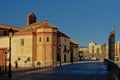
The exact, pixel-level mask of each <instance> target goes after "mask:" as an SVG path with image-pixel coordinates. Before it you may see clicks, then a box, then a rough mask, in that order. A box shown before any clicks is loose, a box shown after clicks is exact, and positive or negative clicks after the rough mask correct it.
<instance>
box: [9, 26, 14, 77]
mask: <svg viewBox="0 0 120 80" xmlns="http://www.w3.org/2000/svg"><path fill="white" fill-rule="evenodd" d="M13 35H14V31H13V29H12V28H10V29H9V30H8V37H9V70H8V77H12V71H11V38H12V37H13Z"/></svg>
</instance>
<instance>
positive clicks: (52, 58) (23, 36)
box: [0, 13, 78, 67]
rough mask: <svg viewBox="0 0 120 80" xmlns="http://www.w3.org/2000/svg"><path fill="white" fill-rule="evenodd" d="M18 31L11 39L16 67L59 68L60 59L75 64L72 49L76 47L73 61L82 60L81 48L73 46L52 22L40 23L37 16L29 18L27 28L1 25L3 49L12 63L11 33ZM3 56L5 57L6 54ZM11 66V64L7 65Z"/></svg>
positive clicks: (13, 60)
mask: <svg viewBox="0 0 120 80" xmlns="http://www.w3.org/2000/svg"><path fill="white" fill-rule="evenodd" d="M10 28H12V29H13V30H14V31H15V34H14V36H13V37H12V39H11V44H12V45H11V53H12V54H11V58H12V60H11V63H12V67H16V66H17V67H38V66H52V65H57V63H58V61H59V60H58V55H59V56H60V58H61V61H62V62H70V61H71V50H70V49H71V46H72V45H75V46H77V47H75V48H74V49H73V50H74V52H73V57H74V58H75V59H77V58H78V56H77V55H76V54H77V52H78V51H77V50H78V49H77V48H78V44H76V43H73V42H71V39H70V37H69V36H67V35H66V34H64V33H63V32H61V31H59V29H58V28H57V27H56V26H54V25H52V24H51V23H49V21H48V20H45V21H39V22H38V21H36V16H35V14H34V13H30V14H29V15H28V16H27V25H26V26H25V27H21V28H17V27H12V26H7V25H2V24H1V25H0V48H1V49H3V50H4V48H5V49H7V59H9V38H8V36H7V35H8V33H7V31H8V29H10ZM2 54H3V53H2ZM7 63H9V62H7Z"/></svg>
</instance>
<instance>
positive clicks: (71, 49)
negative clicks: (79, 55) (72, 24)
mask: <svg viewBox="0 0 120 80" xmlns="http://www.w3.org/2000/svg"><path fill="white" fill-rule="evenodd" d="M70 53H71V54H70V61H71V64H73V46H71V47H70Z"/></svg>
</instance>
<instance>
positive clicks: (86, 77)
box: [0, 61, 112, 80]
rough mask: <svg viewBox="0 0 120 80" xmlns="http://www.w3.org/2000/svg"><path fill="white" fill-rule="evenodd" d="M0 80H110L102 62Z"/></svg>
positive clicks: (17, 75)
mask: <svg viewBox="0 0 120 80" xmlns="http://www.w3.org/2000/svg"><path fill="white" fill-rule="evenodd" d="M0 80H112V77H111V76H110V74H109V72H108V70H107V67H106V66H105V64H104V63H102V62H94V61H93V62H80V63H74V64H68V65H64V66H62V67H56V68H51V69H41V70H37V71H28V72H24V73H16V74H15V73H14V74H13V78H11V79H10V78H1V79H0Z"/></svg>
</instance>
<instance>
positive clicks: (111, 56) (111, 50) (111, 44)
mask: <svg viewBox="0 0 120 80" xmlns="http://www.w3.org/2000/svg"><path fill="white" fill-rule="evenodd" d="M108 43H109V44H108V46H109V56H108V58H109V59H110V60H112V61H114V60H115V31H114V30H113V31H112V32H110V35H109V38H108Z"/></svg>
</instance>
